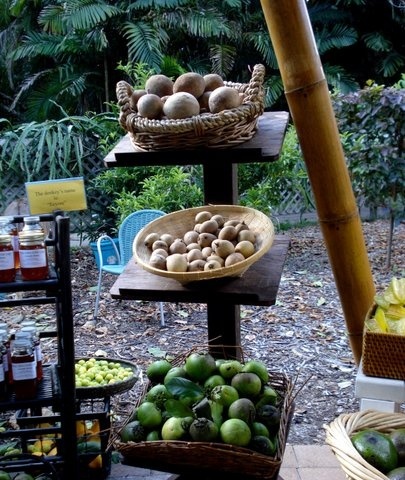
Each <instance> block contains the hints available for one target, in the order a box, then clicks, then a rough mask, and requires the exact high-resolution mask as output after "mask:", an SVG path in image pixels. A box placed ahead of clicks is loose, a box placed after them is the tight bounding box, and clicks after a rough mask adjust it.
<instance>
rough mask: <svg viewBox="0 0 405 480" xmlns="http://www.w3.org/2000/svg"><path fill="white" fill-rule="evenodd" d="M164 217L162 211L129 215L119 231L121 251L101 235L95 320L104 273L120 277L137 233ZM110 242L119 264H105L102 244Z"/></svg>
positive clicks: (161, 316)
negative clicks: (153, 221)
mask: <svg viewBox="0 0 405 480" xmlns="http://www.w3.org/2000/svg"><path fill="white" fill-rule="evenodd" d="M163 215H166V214H165V212H162V211H161V210H148V209H146V210H138V211H137V212H134V213H131V214H130V215H128V216H127V217H126V218H125V219H124V221H123V222H122V224H121V226H120V228H119V230H118V245H119V250H118V249H117V247H116V245H115V243H114V241H113V239H112V238H111V237H109V236H108V235H101V236H100V237H99V238H98V239H97V251H98V255H99V258H100V271H99V275H98V285H97V295H96V305H95V308H94V315H93V319H94V320H96V319H97V314H98V308H99V303H100V293H101V282H102V276H103V272H106V273H111V274H113V275H120V274H121V273H122V272H123V270H124V268H125V266H126V264H127V263H128V262H129V260H130V259H131V258H132V256H133V253H132V244H133V242H134V238H135V237H136V235H137V233H138V232H139V231H140V230H141V229H142V228H143V227H144V226H145V225H147V224H148V223H150V222H151V221H152V220H155V219H156V218H159V217H161V216H163ZM105 241H110V242H111V244H112V246H113V249H114V252H115V257H116V259H118V262H117V263H115V264H107V263H104V259H103V255H102V252H101V242H105ZM160 324H161V325H162V326H164V325H165V317H164V312H163V303H162V302H160Z"/></svg>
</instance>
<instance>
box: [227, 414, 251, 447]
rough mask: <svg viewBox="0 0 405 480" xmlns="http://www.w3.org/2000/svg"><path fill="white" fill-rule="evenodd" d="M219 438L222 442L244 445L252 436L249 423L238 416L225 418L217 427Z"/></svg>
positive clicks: (247, 443) (246, 444)
mask: <svg viewBox="0 0 405 480" xmlns="http://www.w3.org/2000/svg"><path fill="white" fill-rule="evenodd" d="M219 433H220V435H221V439H222V441H223V442H224V443H229V444H230V445H236V446H239V447H246V446H248V445H249V443H250V440H251V438H252V433H251V431H250V428H249V425H248V424H247V423H246V422H244V421H243V420H240V419H239V418H230V419H228V420H225V422H224V423H223V424H222V425H221V428H220V429H219Z"/></svg>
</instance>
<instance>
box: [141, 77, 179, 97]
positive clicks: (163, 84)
mask: <svg viewBox="0 0 405 480" xmlns="http://www.w3.org/2000/svg"><path fill="white" fill-rule="evenodd" d="M145 90H146V93H154V94H155V95H157V96H158V97H164V96H165V95H171V94H172V93H173V81H172V80H171V79H170V78H169V77H166V75H161V74H158V75H152V76H151V77H149V78H148V79H147V80H146V83H145Z"/></svg>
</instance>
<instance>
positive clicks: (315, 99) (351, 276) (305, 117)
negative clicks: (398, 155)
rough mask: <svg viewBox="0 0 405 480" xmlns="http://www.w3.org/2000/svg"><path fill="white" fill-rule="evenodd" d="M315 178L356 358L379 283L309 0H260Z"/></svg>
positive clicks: (322, 223) (313, 182)
mask: <svg viewBox="0 0 405 480" xmlns="http://www.w3.org/2000/svg"><path fill="white" fill-rule="evenodd" d="M261 5H262V9H263V13H264V16H265V19H266V23H267V27H268V30H269V33H270V38H271V41H272V43H273V47H274V50H275V54H276V57H277V61H278V66H279V68H280V73H281V77H282V80H283V83H284V90H285V95H286V98H287V101H288V105H289V108H290V114H291V117H292V120H293V122H294V124H295V127H296V130H297V135H298V139H299V142H300V145H301V149H302V153H303V157H304V160H305V164H306V167H307V171H308V176H309V179H310V182H311V187H312V191H313V193H314V197H315V203H316V208H317V213H318V218H319V222H320V227H321V231H322V234H323V237H324V240H325V244H326V248H327V252H328V256H329V261H330V263H331V268H332V271H333V275H334V278H335V283H336V286H337V289H338V292H339V297H340V301H341V305H342V309H343V314H344V317H345V322H346V327H347V332H348V335H349V340H350V345H351V349H352V352H353V355H354V359H355V361H356V363H357V364H359V362H360V359H361V353H362V340H363V326H364V319H365V316H366V313H367V311H368V309H369V308H370V306H371V305H372V303H373V300H374V295H375V287H374V282H373V278H372V273H371V268H370V264H369V260H368V255H367V251H366V246H365V242H364V237H363V231H362V226H361V219H360V216H359V211H358V208H357V205H356V201H355V197H354V193H353V189H352V186H351V182H350V177H349V173H348V170H347V167H346V163H345V158H344V152H343V148H342V145H341V141H340V137H339V131H338V128H337V124H336V119H335V115H334V112H333V107H332V102H331V99H330V95H329V90H328V85H327V82H326V79H325V76H324V73H323V68H322V64H321V62H320V58H319V54H318V51H317V48H316V44H315V40H314V36H313V32H312V27H311V23H310V20H309V17H308V12H307V8H306V5H305V0H283V1H280V0H261Z"/></svg>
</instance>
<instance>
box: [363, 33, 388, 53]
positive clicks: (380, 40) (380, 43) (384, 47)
mask: <svg viewBox="0 0 405 480" xmlns="http://www.w3.org/2000/svg"><path fill="white" fill-rule="evenodd" d="M361 39H362V40H363V42H364V44H365V45H366V47H368V48H369V49H370V50H374V51H375V52H389V51H390V50H391V49H392V43H391V42H390V41H389V40H388V39H387V38H385V37H384V35H382V34H381V33H380V32H372V33H366V34H365V35H363V36H362V38H361Z"/></svg>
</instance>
